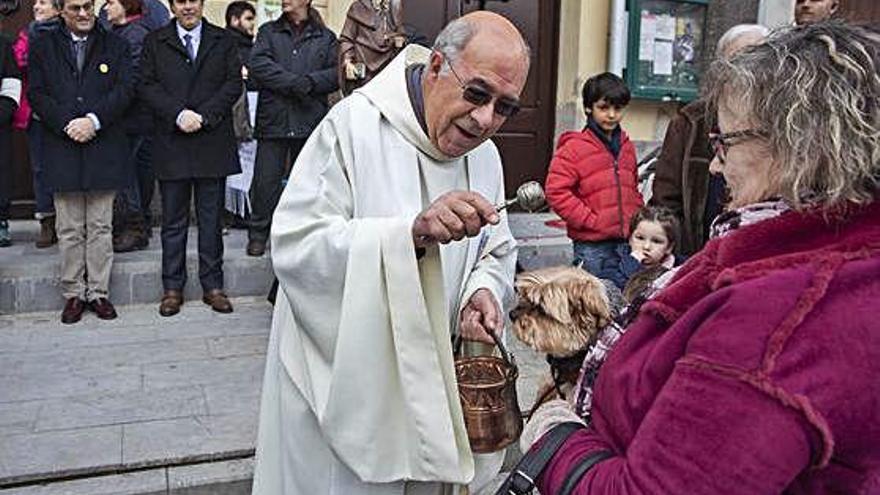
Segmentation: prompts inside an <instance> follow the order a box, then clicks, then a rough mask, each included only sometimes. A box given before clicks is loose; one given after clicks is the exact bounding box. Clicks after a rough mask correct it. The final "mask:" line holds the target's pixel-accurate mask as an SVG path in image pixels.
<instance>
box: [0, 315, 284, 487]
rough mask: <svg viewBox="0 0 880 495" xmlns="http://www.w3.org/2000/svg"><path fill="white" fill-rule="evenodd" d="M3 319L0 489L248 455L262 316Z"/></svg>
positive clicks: (265, 319) (264, 328) (265, 320)
mask: <svg viewBox="0 0 880 495" xmlns="http://www.w3.org/2000/svg"><path fill="white" fill-rule="evenodd" d="M234 303H235V306H236V308H235V309H236V312H235V313H233V314H231V315H220V314H218V313H214V312H212V311H210V310H209V309H208V308H207V307H206V306H205V305H204V304H202V303H200V302H190V303H188V304H186V305H185V306H184V308H183V311H182V312H181V314H180V315H178V316H176V317H174V318H169V319H163V318H161V317H160V316H159V315H158V313H157V312H156V308H155V306H154V305H149V306H128V307H124V308H120V318H119V319H117V320H114V321H110V322H106V321H100V320H98V319H96V318H95V317H94V316H93V315H88V316H87V317H86V319H85V320H84V321H83V322H81V323H80V324H77V325H73V326H62V325H61V324H60V323H57V316H56V315H55V314H54V313H52V314H29V315H19V316H16V317H11V316H5V317H2V318H0V487H2V486H8V485H10V484H20V483H25V482H33V481H38V480H45V479H59V478H68V477H77V476H84V475H95V474H102V473H117V472H125V471H131V470H134V469H143V468H147V467H151V466H167V465H179V464H185V463H193V462H197V461H205V460H214V459H236V458H247V457H249V456H250V455H251V454H252V452H253V445H254V435H255V424H256V415H257V407H258V397H259V391H260V383H261V380H262V371H263V362H264V355H265V346H266V342H267V335H268V328H269V322H270V319H271V315H270V306H269V305H268V304H267V303H265V302H262V301H259V300H256V299H252V300H241V299H238V300H235V301H234Z"/></svg>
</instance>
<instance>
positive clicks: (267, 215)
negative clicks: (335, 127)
mask: <svg viewBox="0 0 880 495" xmlns="http://www.w3.org/2000/svg"><path fill="white" fill-rule="evenodd" d="M304 144H306V140H305V139H287V138H284V139H274V138H271V139H260V140H259V141H258V142H257V157H256V159H255V162H254V177H253V180H252V181H251V190H250V197H251V222H250V228H249V229H248V239H250V240H252V241H260V242H266V241H267V240H268V239H269V229H270V228H271V227H272V214H273V213H275V207H276V206H278V200H279V199H281V191H283V190H284V184H283V181H284V180H285V179H286V178H287V176H288V175H290V172H289V170H288V169H287V166H286V165H287V157H288V156H290V163H291V164H292V163H293V162H295V161H296V157H297V156H299V152H300V151H302V148H303V145H304Z"/></svg>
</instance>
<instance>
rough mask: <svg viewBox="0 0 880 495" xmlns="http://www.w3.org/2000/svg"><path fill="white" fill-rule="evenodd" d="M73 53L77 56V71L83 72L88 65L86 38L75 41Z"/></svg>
mask: <svg viewBox="0 0 880 495" xmlns="http://www.w3.org/2000/svg"><path fill="white" fill-rule="evenodd" d="M73 54H74V55H75V56H76V71H77V72H79V73H80V74H81V73H82V71H83V66H85V65H86V40H74V41H73Z"/></svg>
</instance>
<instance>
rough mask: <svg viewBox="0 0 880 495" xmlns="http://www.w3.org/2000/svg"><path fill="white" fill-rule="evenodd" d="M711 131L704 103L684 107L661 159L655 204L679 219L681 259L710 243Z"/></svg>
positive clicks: (656, 178) (655, 181) (664, 147)
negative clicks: (707, 227)
mask: <svg viewBox="0 0 880 495" xmlns="http://www.w3.org/2000/svg"><path fill="white" fill-rule="evenodd" d="M710 128H711V126H710V125H708V124H707V122H706V105H705V104H704V103H703V102H701V101H699V100H697V101H695V102H693V103H690V104H688V105H686V106H684V107H683V108H682V109H681V110H680V111H679V112H678V115H676V116H675V118H674V119H672V122H670V123H669V128H668V129H667V130H666V139H664V140H663V151H662V152H661V153H660V157H659V158H658V159H657V165H656V172H655V175H654V186H653V195H652V196H651V204H652V205H657V206H665V207H667V208H669V209H670V210H672V211H673V212H675V214H676V215H678V218H679V220H680V221H681V242H680V243H678V247H677V248H676V253H677V254H680V255H685V256H687V255H690V254H693V253H695V252H697V251H699V250H700V249H702V247H703V245H704V244H705V243H706V229H705V223H706V198H707V196H708V190H709V162H711V161H712V157H713V153H712V150H711V149H710V147H709V131H710Z"/></svg>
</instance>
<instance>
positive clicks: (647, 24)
mask: <svg viewBox="0 0 880 495" xmlns="http://www.w3.org/2000/svg"><path fill="white" fill-rule="evenodd" d="M656 37H657V17H656V16H654V14H651V13H650V12H647V11H644V12H642V26H641V31H640V34H639V60H648V61H651V60H654V38H656Z"/></svg>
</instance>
